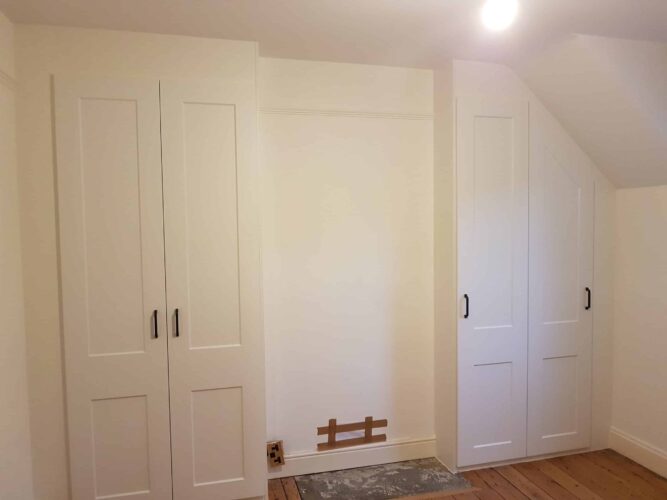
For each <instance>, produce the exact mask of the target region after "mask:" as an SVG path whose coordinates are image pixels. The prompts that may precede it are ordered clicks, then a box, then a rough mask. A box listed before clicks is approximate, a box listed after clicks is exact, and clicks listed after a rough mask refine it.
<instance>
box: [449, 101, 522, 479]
mask: <svg viewBox="0 0 667 500" xmlns="http://www.w3.org/2000/svg"><path fill="white" fill-rule="evenodd" d="M527 141H528V104H527V103H522V102H517V103H514V102H483V101H477V100H471V99H462V100H459V101H457V141H456V145H457V161H456V163H457V173H456V175H457V184H458V188H457V193H458V195H457V196H458V245H459V246H458V259H459V277H458V278H459V283H458V288H459V298H460V304H459V305H460V311H459V312H460V315H459V331H458V351H459V366H458V374H459V379H458V384H459V391H458V465H459V466H461V467H463V466H468V465H474V464H482V463H487V462H495V461H499V460H508V459H512V458H517V457H522V456H525V454H526V376H527V375H526V364H527V363H526V353H527V321H528V311H527V302H528V298H527V292H528V265H527V262H528V142H527Z"/></svg>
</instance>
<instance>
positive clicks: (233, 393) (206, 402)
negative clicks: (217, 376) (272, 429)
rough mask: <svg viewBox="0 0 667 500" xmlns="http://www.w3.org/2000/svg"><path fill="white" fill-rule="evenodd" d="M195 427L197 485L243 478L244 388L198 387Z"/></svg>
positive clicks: (195, 397) (194, 397) (193, 403)
mask: <svg viewBox="0 0 667 500" xmlns="http://www.w3.org/2000/svg"><path fill="white" fill-rule="evenodd" d="M192 427H193V431H192V434H193V448H194V454H193V456H194V461H195V463H194V469H195V470H194V482H195V485H202V484H206V483H216V482H223V481H230V480H232V481H233V480H238V479H240V478H243V476H244V475H245V473H244V468H243V462H244V450H243V389H241V388H240V387H230V388H226V389H206V390H203V391H194V392H193V393H192Z"/></svg>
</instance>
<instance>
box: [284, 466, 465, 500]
mask: <svg viewBox="0 0 667 500" xmlns="http://www.w3.org/2000/svg"><path fill="white" fill-rule="evenodd" d="M295 480H296V484H297V487H298V488H299V493H300V494H301V498H302V500H321V499H327V500H353V499H357V498H364V499H368V500H388V499H391V498H401V497H408V496H413V495H423V494H425V493H447V492H450V491H451V492H455V491H461V490H465V489H467V488H470V487H471V486H470V483H469V482H468V481H466V480H465V479H464V478H463V477H461V476H459V475H457V474H452V473H451V472H449V471H448V470H447V469H446V468H445V467H444V466H443V465H442V464H441V463H440V462H438V461H437V460H436V459H435V458H425V459H421V460H409V461H407V462H398V463H394V464H385V465H375V466H372V467H361V468H359V469H349V470H341V471H336V472H323V473H321V474H311V475H308V476H297V477H296V478H295Z"/></svg>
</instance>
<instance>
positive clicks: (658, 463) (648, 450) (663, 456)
mask: <svg viewBox="0 0 667 500" xmlns="http://www.w3.org/2000/svg"><path fill="white" fill-rule="evenodd" d="M609 447H610V448H611V449H612V450H615V451H617V452H619V453H620V454H621V455H625V456H626V457H628V458H631V459H632V460H634V461H635V462H638V463H640V464H641V465H643V466H644V467H646V468H647V469H651V470H652V471H653V472H656V473H657V474H660V475H661V476H663V477H667V452H666V451H665V450H661V449H660V448H656V447H655V446H652V445H650V444H649V443H647V442H645V441H642V440H641V439H638V438H636V437H634V436H631V435H630V434H627V433H625V432H623V431H622V430H620V429H617V428H616V427H612V428H611V429H610V431H609Z"/></svg>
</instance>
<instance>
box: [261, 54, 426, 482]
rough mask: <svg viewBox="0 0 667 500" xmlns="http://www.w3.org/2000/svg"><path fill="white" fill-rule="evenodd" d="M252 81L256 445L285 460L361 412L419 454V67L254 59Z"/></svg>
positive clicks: (422, 321) (422, 398)
mask: <svg viewBox="0 0 667 500" xmlns="http://www.w3.org/2000/svg"><path fill="white" fill-rule="evenodd" d="M259 76H260V79H259V88H260V105H261V116H260V120H261V125H260V144H261V148H262V149H261V155H262V160H261V161H262V176H263V196H264V206H263V225H264V241H263V265H264V276H265V279H264V308H265V309H264V318H265V331H266V341H267V363H268V364H267V394H268V418H269V420H268V434H269V438H276V439H283V440H284V442H285V448H286V452H287V454H288V455H290V456H291V457H292V458H293V460H292V461H291V462H288V464H291V465H292V466H293V467H294V464H295V463H298V461H295V460H294V458H295V457H297V456H299V457H302V458H304V455H305V458H306V459H307V457H308V455H309V454H312V453H313V452H314V451H315V450H316V443H317V442H321V441H322V440H323V438H322V437H320V438H318V437H317V436H316V427H317V426H322V425H326V424H327V421H328V419H329V418H338V420H339V422H353V421H359V420H363V418H364V417H365V416H370V415H372V416H374V417H376V418H387V419H388V420H389V427H388V429H387V435H388V440H389V444H397V443H405V442H410V443H415V442H416V443H423V442H425V443H426V444H427V445H428V446H421V447H419V450H420V451H418V452H417V453H426V454H432V453H433V448H432V443H433V442H432V439H433V433H434V429H433V355H432V348H433V281H432V279H433V196H432V175H433V159H432V154H433V153H432V150H433V143H432V112H433V104H432V78H433V76H432V72H430V71H424V70H411V69H400V68H386V67H378V66H362V65H352V64H334V63H319V62H305V61H293V60H281V59H260V71H259ZM429 443H430V444H429ZM412 452H414V449H413V450H412V451H411V453H412ZM406 456H407V455H400V454H399V455H391V456H389V455H385V456H384V459H386V458H387V457H389V459H392V458H405V457H406ZM376 459H377V460H383V459H382V458H380V459H378V458H377V457H376ZM368 461H373V460H371V459H370V458H369V459H368V460H367V461H366V463H368ZM302 462H303V463H304V465H303V467H305V468H304V469H295V468H292V469H289V470H286V471H283V474H287V473H293V472H295V471H297V470H308V467H311V470H312V467H315V468H317V467H316V466H315V465H313V464H312V463H311V464H310V465H306V464H305V463H306V462H307V460H304V461H302ZM352 463H354V464H356V465H359V464H360V462H353V461H343V462H337V465H336V466H337V467H341V466H349V465H350V464H352ZM361 463H364V462H363V460H362V462H361ZM331 466H332V464H331V463H328V465H327V467H331Z"/></svg>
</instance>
